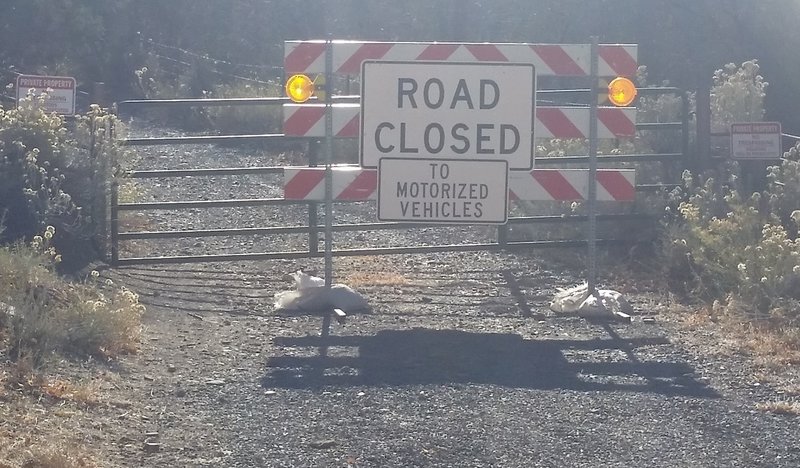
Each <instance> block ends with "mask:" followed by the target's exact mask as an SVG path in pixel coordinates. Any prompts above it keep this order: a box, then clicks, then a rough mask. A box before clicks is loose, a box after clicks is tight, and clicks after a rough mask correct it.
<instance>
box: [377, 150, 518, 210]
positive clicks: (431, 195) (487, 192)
mask: <svg viewBox="0 0 800 468" xmlns="http://www.w3.org/2000/svg"><path fill="white" fill-rule="evenodd" d="M378 219H379V220H381V221H404V222H420V223H448V224H458V223H468V224H503V223H505V222H506V221H507V219H508V162H506V161H493V160H478V159H476V160H461V159H410V158H381V159H380V162H379V167H378Z"/></svg>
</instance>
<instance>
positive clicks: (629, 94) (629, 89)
mask: <svg viewBox="0 0 800 468" xmlns="http://www.w3.org/2000/svg"><path fill="white" fill-rule="evenodd" d="M634 99H636V85H634V84H633V82H632V81H631V80H629V79H628V78H624V77H618V78H614V79H613V80H611V83H609V84H608V100H609V101H611V103H612V104H614V105H615V106H619V107H624V106H628V105H630V103H632V102H633V100H634Z"/></svg>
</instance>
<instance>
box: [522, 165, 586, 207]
mask: <svg viewBox="0 0 800 468" xmlns="http://www.w3.org/2000/svg"><path fill="white" fill-rule="evenodd" d="M531 175H532V176H533V178H534V180H536V182H539V184H540V185H541V186H542V188H543V189H545V191H546V192H547V193H549V194H550V196H551V197H553V199H555V200H583V196H581V194H580V192H578V191H577V190H575V187H573V186H572V184H570V183H569V181H567V179H566V178H564V176H563V175H561V173H560V172H558V171H557V170H549V171H547V170H545V171H542V170H535V169H534V170H533V171H532V172H531Z"/></svg>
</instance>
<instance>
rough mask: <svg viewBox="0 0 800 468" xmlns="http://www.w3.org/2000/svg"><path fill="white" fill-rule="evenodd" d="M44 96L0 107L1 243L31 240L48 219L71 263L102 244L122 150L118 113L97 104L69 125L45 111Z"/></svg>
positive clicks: (88, 256) (82, 259) (92, 254)
mask: <svg viewBox="0 0 800 468" xmlns="http://www.w3.org/2000/svg"><path fill="white" fill-rule="evenodd" d="M43 103H44V98H43V97H42V98H36V97H28V98H25V99H22V100H21V101H20V103H19V105H18V107H17V108H16V109H11V110H0V215H2V216H3V217H4V219H5V226H6V229H5V232H2V233H0V243H7V242H11V241H14V240H17V239H28V240H30V239H31V238H32V237H33V236H34V235H35V234H36V233H37V232H42V231H43V230H44V227H45V226H46V225H52V226H55V227H57V228H58V232H59V236H58V238H56V239H55V240H54V243H55V245H56V246H57V247H59V249H60V250H62V251H64V252H65V265H70V266H71V267H72V268H75V267H77V266H80V265H78V264H77V263H78V262H80V264H85V263H86V261H87V260H88V259H91V258H94V257H96V255H97V253H96V250H97V248H98V247H99V248H100V249H101V250H102V249H104V248H105V239H106V237H107V235H106V226H107V224H108V203H107V194H108V188H109V183H110V180H111V174H112V171H113V170H114V169H113V168H114V166H115V164H116V163H115V161H116V159H117V158H118V155H119V153H120V152H121V149H120V147H119V146H118V145H117V144H116V143H115V141H114V128H115V125H116V121H115V118H114V117H113V116H110V115H108V114H107V113H106V112H104V111H103V110H101V109H100V108H99V107H98V106H93V107H92V109H91V110H90V111H89V113H87V114H86V115H83V116H77V117H76V118H75V119H73V120H72V121H71V122H69V123H67V122H66V121H65V119H64V118H63V117H61V116H58V115H56V114H52V113H47V112H46V111H45V110H44V106H43Z"/></svg>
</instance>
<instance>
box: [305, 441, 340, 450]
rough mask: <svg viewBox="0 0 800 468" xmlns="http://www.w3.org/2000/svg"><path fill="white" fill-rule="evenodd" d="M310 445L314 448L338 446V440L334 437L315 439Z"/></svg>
mask: <svg viewBox="0 0 800 468" xmlns="http://www.w3.org/2000/svg"><path fill="white" fill-rule="evenodd" d="M308 446H309V447H311V448H314V449H329V448H332V447H335V446H336V441H335V440H333V439H325V440H315V441H313V442H311V443H309V444H308Z"/></svg>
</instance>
